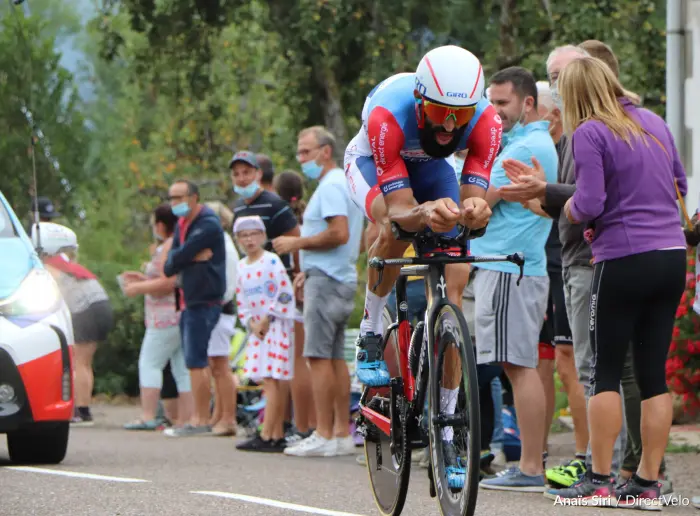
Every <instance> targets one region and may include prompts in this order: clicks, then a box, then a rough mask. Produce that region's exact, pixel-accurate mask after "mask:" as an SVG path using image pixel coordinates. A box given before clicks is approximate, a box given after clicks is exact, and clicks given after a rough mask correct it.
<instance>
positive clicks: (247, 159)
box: [228, 151, 260, 168]
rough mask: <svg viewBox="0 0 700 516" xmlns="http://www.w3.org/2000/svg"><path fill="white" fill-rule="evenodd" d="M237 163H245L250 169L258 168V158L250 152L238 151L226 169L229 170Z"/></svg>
mask: <svg viewBox="0 0 700 516" xmlns="http://www.w3.org/2000/svg"><path fill="white" fill-rule="evenodd" d="M237 161H242V162H243V163H247V164H248V165H250V166H251V167H255V168H260V165H259V164H258V158H257V157H256V156H255V154H254V153H252V152H250V151H238V152H237V153H236V154H234V155H233V157H232V158H231V161H229V162H228V168H231V167H232V166H233V164H234V163H236V162H237Z"/></svg>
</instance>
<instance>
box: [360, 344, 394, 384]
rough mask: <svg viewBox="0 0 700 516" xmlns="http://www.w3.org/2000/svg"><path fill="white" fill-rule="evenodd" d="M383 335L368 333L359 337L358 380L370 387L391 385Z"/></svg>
mask: <svg viewBox="0 0 700 516" xmlns="http://www.w3.org/2000/svg"><path fill="white" fill-rule="evenodd" d="M383 350H384V345H383V343H382V336H381V335H377V334H375V333H368V334H366V335H361V336H359V337H358V338H357V364H356V370H355V374H356V375H357V380H358V381H359V382H360V383H362V384H363V385H366V386H368V387H383V386H385V385H389V382H390V381H391V376H390V375H389V369H388V368H387V366H386V362H385V361H384V356H383V353H382V352H383Z"/></svg>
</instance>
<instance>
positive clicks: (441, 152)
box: [418, 120, 467, 158]
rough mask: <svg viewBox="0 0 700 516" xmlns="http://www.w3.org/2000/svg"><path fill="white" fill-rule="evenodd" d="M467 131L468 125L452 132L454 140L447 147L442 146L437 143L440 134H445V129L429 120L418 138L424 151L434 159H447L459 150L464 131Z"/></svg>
mask: <svg viewBox="0 0 700 516" xmlns="http://www.w3.org/2000/svg"><path fill="white" fill-rule="evenodd" d="M466 130H467V124H464V125H463V126H462V127H460V128H458V129H455V130H454V131H452V135H453V136H452V139H451V140H450V143H448V144H446V145H440V144H439V143H438V141H437V138H436V137H437V134H438V133H445V132H447V131H445V128H444V127H443V126H441V125H433V124H431V123H430V122H429V121H428V120H426V121H425V127H424V128H423V129H420V128H419V129H418V138H419V140H420V146H421V148H422V149H423V151H424V152H425V153H426V154H427V155H428V156H431V157H433V158H446V157H447V156H449V155H450V154H453V153H454V152H455V151H456V150H457V145H459V142H460V140H461V139H462V136H463V135H464V131H466Z"/></svg>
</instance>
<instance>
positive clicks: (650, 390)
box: [552, 57, 687, 507]
mask: <svg viewBox="0 0 700 516" xmlns="http://www.w3.org/2000/svg"><path fill="white" fill-rule="evenodd" d="M560 78H561V95H562V102H563V105H564V122H565V130H566V131H567V134H572V133H573V136H572V145H573V154H574V160H575V166H576V184H577V190H576V192H575V193H574V195H573V196H572V197H571V198H570V199H569V200H568V201H567V202H566V205H565V206H564V212H565V214H566V216H567V218H568V219H569V220H570V221H571V222H572V223H573V222H587V223H592V222H593V221H595V227H594V228H592V229H594V234H593V237H592V244H591V247H592V251H593V257H594V263H595V266H594V267H595V268H594V273H593V285H592V287H591V304H590V321H589V324H590V332H591V346H592V349H593V354H594V362H593V365H592V367H593V371H592V376H591V384H592V389H593V392H592V396H591V399H590V403H589V406H588V418H589V427H590V433H591V448H592V451H593V457H592V462H593V464H592V468H591V470H590V473H589V475H587V477H586V478H585V479H584V481H582V482H580V483H578V484H575V485H574V486H573V487H572V488H570V489H568V490H565V491H552V493H554V495H555V496H556V495H560V496H561V495H564V496H563V497H565V498H580V497H582V496H591V495H592V494H596V495H598V496H602V497H604V496H616V497H617V500H618V502H617V503H618V506H621V505H623V506H628V507H629V506H639V505H641V504H644V505H645V506H648V505H649V501H650V500H656V501H658V499H659V497H660V494H661V486H660V484H659V482H658V476H659V468H660V464H661V460H662V458H663V454H664V450H665V448H666V443H667V442H668V436H669V432H670V427H671V419H672V403H671V397H670V395H669V394H668V392H667V388H666V377H665V370H664V365H665V362H666V356H667V354H668V348H669V345H670V342H671V333H672V329H673V324H674V318H675V312H676V308H677V306H678V303H679V300H680V298H681V295H682V293H683V290H684V288H685V266H686V264H685V238H684V236H683V232H682V230H681V226H680V221H679V219H678V208H677V205H676V186H675V185H674V182H675V183H676V184H677V188H678V190H679V191H680V195H684V194H685V192H686V190H687V183H686V177H685V171H684V169H683V165H682V164H681V161H680V158H679V156H678V152H677V150H676V147H675V144H674V141H673V137H672V135H671V133H670V131H669V129H668V127H667V126H666V124H665V123H664V121H663V120H662V119H661V118H660V117H658V116H657V115H655V114H654V113H652V112H650V111H647V110H644V109H641V108H637V107H635V106H634V105H633V103H632V102H631V101H630V100H629V99H628V98H626V97H625V96H624V91H623V88H622V86H621V85H620V83H619V81H618V80H617V78H616V77H615V75H614V74H613V72H612V71H611V70H610V68H609V67H608V66H607V65H606V64H605V63H604V62H603V61H601V60H599V59H596V58H592V57H585V58H582V59H579V60H576V61H574V62H572V63H570V64H569V65H567V67H566V68H565V69H564V70H563V71H562V73H561V75H560ZM608 156H615V160H611V159H608V158H607V157H608ZM583 170H585V173H582V171H583ZM630 341H632V342H633V351H634V352H633V356H634V365H635V367H634V369H635V374H636V376H637V384H638V386H639V389H640V391H641V394H642V400H643V401H642V427H643V428H644V429H645V435H644V446H643V449H642V458H641V461H640V464H639V468H638V469H637V472H636V473H635V474H634V475H632V478H631V479H630V480H628V481H627V482H626V483H625V484H623V485H622V486H620V487H619V488H617V489H616V488H615V484H614V478H612V477H611V462H612V456H613V446H612V444H613V442H614V440H615V436H616V435H617V434H618V433H619V431H620V427H621V423H622V413H621V410H620V407H621V403H620V395H619V385H620V378H621V372H622V368H623V363H624V359H625V356H626V355H627V351H628V349H629V342H630Z"/></svg>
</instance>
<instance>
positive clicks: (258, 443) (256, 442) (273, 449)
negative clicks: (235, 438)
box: [236, 434, 287, 453]
mask: <svg viewBox="0 0 700 516" xmlns="http://www.w3.org/2000/svg"><path fill="white" fill-rule="evenodd" d="M286 446H287V445H286V443H285V442H284V439H278V440H273V439H270V440H268V441H266V440H265V439H263V438H262V437H260V435H259V434H258V435H255V437H253V438H251V439H248V440H247V441H243V442H242V443H239V444H237V445H236V449H237V450H241V451H249V452H262V453H282V452H283V451H284V450H285V447H286Z"/></svg>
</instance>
